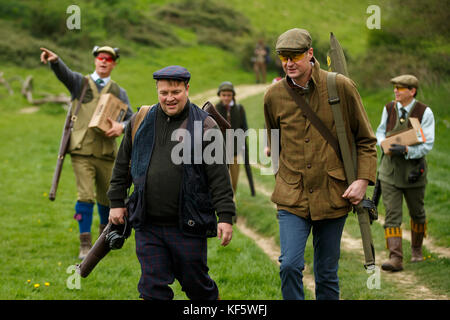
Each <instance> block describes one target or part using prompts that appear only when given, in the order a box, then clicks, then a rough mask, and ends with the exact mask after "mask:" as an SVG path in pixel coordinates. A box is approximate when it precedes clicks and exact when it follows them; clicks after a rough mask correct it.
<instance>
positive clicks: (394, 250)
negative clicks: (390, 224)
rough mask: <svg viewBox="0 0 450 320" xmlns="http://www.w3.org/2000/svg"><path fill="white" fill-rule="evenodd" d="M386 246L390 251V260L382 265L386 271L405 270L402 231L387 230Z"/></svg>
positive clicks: (398, 229) (397, 228)
mask: <svg viewBox="0 0 450 320" xmlns="http://www.w3.org/2000/svg"><path fill="white" fill-rule="evenodd" d="M385 236H386V245H387V248H388V249H389V260H388V261H386V262H385V263H383V264H382V265H381V269H383V270H385V271H401V270H403V250H402V229H400V228H399V227H394V228H386V229H385Z"/></svg>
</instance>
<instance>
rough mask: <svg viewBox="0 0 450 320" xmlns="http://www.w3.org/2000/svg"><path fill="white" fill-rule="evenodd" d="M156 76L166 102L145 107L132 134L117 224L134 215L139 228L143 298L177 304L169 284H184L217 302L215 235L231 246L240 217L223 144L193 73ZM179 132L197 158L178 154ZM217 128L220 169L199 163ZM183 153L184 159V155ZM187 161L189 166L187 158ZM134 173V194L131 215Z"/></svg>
mask: <svg viewBox="0 0 450 320" xmlns="http://www.w3.org/2000/svg"><path fill="white" fill-rule="evenodd" d="M153 78H154V79H155V80H156V89H157V93H158V100H159V103H158V104H156V105H154V106H152V107H145V108H144V107H142V108H140V110H139V112H138V113H137V114H136V115H135V116H133V117H132V119H131V125H130V126H128V127H127V129H126V131H125V135H124V138H123V141H122V144H121V145H120V148H119V154H118V156H117V160H116V164H115V166H114V170H113V175H112V179H111V186H110V189H109V191H108V197H109V199H110V203H111V214H110V221H111V222H112V223H114V224H122V223H124V216H125V215H127V216H128V218H129V221H130V223H131V225H132V226H133V228H134V229H135V230H136V232H135V237H136V254H137V257H138V259H139V262H140V264H141V270H142V273H141V278H140V281H139V285H138V290H139V292H140V297H141V298H143V299H154V300H170V299H173V296H174V295H173V291H172V289H171V288H170V287H169V285H170V284H171V283H173V281H174V280H175V279H177V280H178V281H179V282H180V284H181V287H182V290H183V291H184V292H186V295H187V297H188V298H189V299H194V300H199V299H200V300H217V299H218V297H219V291H218V288H217V285H216V283H215V282H214V280H212V279H211V277H210V276H209V275H208V266H207V237H213V236H216V235H217V236H218V237H219V238H222V242H221V244H222V245H223V246H226V245H228V243H229V242H230V241H231V237H232V231H233V230H232V217H233V216H234V215H235V206H234V202H233V190H232V188H231V183H230V176H229V173H228V168H227V165H226V159H225V146H224V145H223V138H222V135H221V133H220V130H219V129H218V126H217V123H216V122H215V121H214V120H213V119H212V118H211V117H210V116H209V115H208V113H207V112H205V111H203V110H201V109H200V108H198V107H197V106H196V105H194V104H192V103H191V102H190V101H189V98H188V93H189V84H188V82H189V79H190V73H189V72H188V70H186V69H185V68H183V67H180V66H169V67H166V68H163V69H161V70H159V71H157V72H155V73H154V74H153ZM195 128H198V129H195ZM202 128H203V130H202ZM178 129H185V130H187V132H188V133H189V134H186V135H185V136H182V137H181V139H183V142H186V143H189V142H190V146H191V153H190V154H188V155H186V154H183V161H181V163H180V162H178V161H175V159H174V155H173V153H174V150H176V149H174V148H176V147H177V145H179V140H178V133H177V132H179V130H178ZM209 130H217V133H218V134H219V135H220V137H221V140H220V143H221V146H222V147H223V157H222V159H221V161H218V162H220V163H217V162H213V163H205V161H204V159H200V160H201V161H194V158H195V155H194V153H195V151H194V148H195V147H194V145H193V144H192V142H193V141H194V144H195V143H196V142H198V141H200V143H201V144H200V147H202V151H203V150H204V149H205V148H206V147H207V146H208V145H209V143H210V142H205V141H203V133H204V134H205V135H206V134H208V132H209ZM184 132H186V131H184ZM199 135H201V136H199ZM172 137H176V138H175V139H173V138H172ZM186 139H191V140H190V141H189V140H188V141H186ZM183 151H185V150H183ZM175 153H176V155H175V156H178V155H179V151H178V152H175ZM202 154H203V152H202ZM189 155H190V157H189ZM185 156H187V157H189V160H184V159H185ZM130 160H131V168H130V169H129V163H130ZM197 160H198V159H197ZM192 162H193V163H194V164H192ZM129 170H130V171H129ZM129 172H130V173H131V178H132V182H133V184H134V192H133V194H132V195H131V197H130V201H129V204H128V206H127V208H128V209H129V211H128V209H127V208H126V207H125V197H126V193H127V187H128V186H129V185H130V184H131V181H129V180H128V179H129V178H128V177H129ZM130 203H131V206H130ZM216 213H217V216H218V218H219V221H218V222H217V217H216Z"/></svg>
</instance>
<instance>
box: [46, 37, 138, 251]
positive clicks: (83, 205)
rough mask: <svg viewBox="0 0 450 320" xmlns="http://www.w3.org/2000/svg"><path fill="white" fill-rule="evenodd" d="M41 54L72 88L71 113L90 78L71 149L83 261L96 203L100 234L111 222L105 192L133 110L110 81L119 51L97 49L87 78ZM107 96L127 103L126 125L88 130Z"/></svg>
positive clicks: (51, 54)
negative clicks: (102, 98) (120, 142)
mask: <svg viewBox="0 0 450 320" xmlns="http://www.w3.org/2000/svg"><path fill="white" fill-rule="evenodd" d="M41 51H42V52H41V61H42V62H43V63H47V62H50V66H51V68H52V70H53V72H54V73H55V75H56V76H57V78H58V79H59V80H60V81H61V82H62V83H63V84H64V85H65V86H66V88H67V89H69V91H70V94H71V97H72V110H75V108H76V106H77V104H78V100H79V98H80V96H81V91H82V89H83V83H85V79H86V78H87V79H88V82H87V86H88V87H87V91H86V94H85V96H84V99H83V101H82V105H81V108H80V111H79V112H78V115H77V120H76V121H75V123H74V126H73V130H72V132H71V136H70V143H69V147H68V153H70V157H71V160H72V167H73V170H74V173H75V178H76V182H77V191H78V199H77V202H76V204H75V215H74V218H75V219H76V220H77V221H78V225H79V229H80V252H79V255H78V258H80V259H84V258H85V257H86V255H87V253H88V252H89V249H90V248H91V246H92V239H91V238H92V237H91V226H92V218H93V217H92V216H93V210H94V204H95V202H97V209H98V213H99V216H100V225H99V234H100V233H101V232H102V231H103V229H104V227H105V226H106V224H107V223H108V216H109V201H108V198H107V196H106V192H107V190H108V186H109V180H110V178H111V172H112V168H113V165H114V159H115V157H116V155H117V146H116V141H115V138H116V137H118V136H120V135H121V134H122V132H123V130H124V128H125V126H126V124H127V123H128V119H129V118H130V117H131V115H132V114H133V111H132V109H131V107H130V102H129V100H128V95H127V93H126V91H125V90H124V89H123V88H121V87H120V86H119V85H118V84H117V83H116V82H115V81H113V80H111V72H112V70H113V69H114V67H115V66H116V59H117V58H118V49H113V48H111V47H108V46H104V47H100V48H99V47H95V48H94V51H93V55H94V56H95V61H94V63H95V71H94V72H93V73H92V74H90V75H86V76H83V75H82V74H80V73H78V72H74V71H72V70H70V69H69V67H67V66H66V64H65V63H64V62H63V61H62V60H61V58H59V57H58V56H57V55H56V54H55V53H54V52H52V51H50V50H48V49H46V48H41ZM105 93H112V94H113V95H115V96H116V97H117V98H119V99H120V100H122V101H123V102H124V103H126V104H127V105H128V111H127V114H126V116H125V120H124V122H122V123H119V122H116V121H114V120H113V119H108V121H109V122H110V123H111V129H110V130H108V131H107V132H105V133H100V132H97V131H96V130H94V129H92V128H88V124H89V122H90V120H91V118H92V116H93V114H94V112H95V109H96V107H97V103H98V101H99V99H100V95H102V94H105ZM94 189H95V191H94Z"/></svg>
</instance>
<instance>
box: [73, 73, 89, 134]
mask: <svg viewBox="0 0 450 320" xmlns="http://www.w3.org/2000/svg"><path fill="white" fill-rule="evenodd" d="M88 83H89V79H88V78H87V77H83V87H82V89H81V94H80V98H79V99H78V102H77V106H76V107H75V110H74V111H73V113H72V121H71V129H72V127H73V124H74V122H75V121H77V118H78V117H77V115H78V112H79V111H80V108H81V105H82V104H83V100H84V96H85V95H86V91H87V88H88Z"/></svg>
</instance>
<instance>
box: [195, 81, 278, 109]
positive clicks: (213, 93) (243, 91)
mask: <svg viewBox="0 0 450 320" xmlns="http://www.w3.org/2000/svg"><path fill="white" fill-rule="evenodd" d="M269 86H270V84H243V85H238V86H235V87H234V91H236V97H237V98H238V99H239V100H243V99H245V98H248V97H251V96H254V95H257V94H259V93H263V92H264V91H265V90H266V89H267V88H268V87H269ZM189 99H190V100H191V101H192V102H193V103H195V104H196V105H198V106H199V107H202V106H203V104H204V103H205V102H206V101H209V102H211V103H212V104H216V103H217V102H218V101H219V97H218V96H217V89H211V90H208V91H205V92H202V93H199V94H196V95H193V96H190V97H189Z"/></svg>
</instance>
